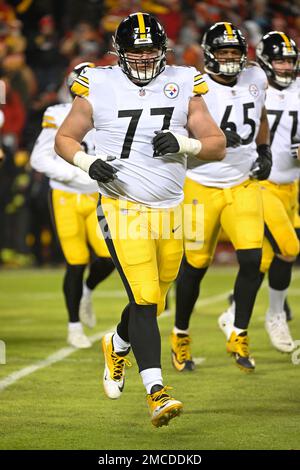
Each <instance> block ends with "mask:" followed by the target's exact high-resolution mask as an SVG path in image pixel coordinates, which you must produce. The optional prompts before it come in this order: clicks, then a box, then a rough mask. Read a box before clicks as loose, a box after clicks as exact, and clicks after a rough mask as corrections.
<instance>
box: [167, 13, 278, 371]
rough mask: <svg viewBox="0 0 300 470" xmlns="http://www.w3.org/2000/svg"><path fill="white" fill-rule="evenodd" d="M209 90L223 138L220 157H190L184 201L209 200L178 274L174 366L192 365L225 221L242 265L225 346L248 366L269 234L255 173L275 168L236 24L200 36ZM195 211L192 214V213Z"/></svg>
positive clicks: (261, 84)
mask: <svg viewBox="0 0 300 470" xmlns="http://www.w3.org/2000/svg"><path fill="white" fill-rule="evenodd" d="M202 48H203V50H204V63H205V71H206V73H207V74H206V75H204V79H205V81H206V82H207V84H208V87H209V92H208V93H207V94H206V95H205V96H204V100H205V102H206V104H207V106H208V108H209V109H210V111H211V114H212V116H213V117H214V119H215V121H216V122H217V124H219V126H220V127H221V129H223V131H224V133H225V136H226V147H227V148H226V157H225V158H224V160H223V161H221V162H203V163H201V164H200V165H199V163H198V162H195V165H194V166H193V165H192V164H191V163H192V162H191V160H190V164H189V170H188V172H187V178H186V182H185V188H184V194H185V198H184V201H185V203H186V204H193V206H194V208H195V210H196V208H197V206H198V205H201V204H203V205H204V227H203V237H197V236H196V237H195V236H192V237H190V238H186V239H185V258H184V260H183V264H182V268H181V270H180V274H179V277H178V280H177V289H176V318H175V327H174V329H173V332H172V335H171V342H172V362H173V365H174V367H175V368H176V370H178V371H183V370H193V369H194V362H193V360H192V356H191V350H190V342H191V337H190V335H189V330H188V328H189V321H190V317H191V314H192V311H193V308H194V305H195V303H196V300H197V298H198V296H199V288H200V283H201V281H202V279H203V278H204V276H205V273H206V271H207V269H208V267H209V265H210V264H211V262H212V260H213V256H214V251H215V247H216V243H217V240H218V236H219V233H220V229H221V227H223V229H224V230H225V232H226V233H227V235H228V237H229V238H230V240H231V242H232V243H233V246H234V248H235V250H236V255H237V260H238V263H239V271H238V274H237V278H236V281H235V286H234V297H235V304H236V315H235V322H234V325H231V326H232V328H231V329H230V331H229V333H228V338H227V340H228V341H227V345H226V347H227V351H228V352H229V353H232V355H233V356H234V358H235V361H236V364H237V365H238V366H239V367H240V368H241V369H242V370H244V371H246V372H248V371H249V372H250V371H253V370H254V368H255V364H254V360H253V358H252V357H251V356H250V353H249V346H248V334H247V328H248V324H249V321H250V317H251V313H252V309H253V305H254V301H255V296H256V292H257V289H258V286H259V283H260V277H261V276H260V271H259V267H260V263H261V253H262V244H263V235H264V224H263V209H262V196H261V191H260V187H259V184H258V182H257V179H266V178H267V177H268V175H269V173H270V170H271V165H272V156H271V151H270V147H269V127H268V121H267V115H266V110H265V107H264V101H265V90H266V87H267V80H266V76H265V74H264V72H263V71H262V70H261V69H260V68H259V67H257V66H247V65H246V63H247V44H246V41H245V38H244V37H243V35H242V33H241V32H240V31H239V29H237V28H236V27H235V26H234V25H233V24H231V23H227V22H218V23H216V24H214V25H212V26H211V27H210V28H209V29H208V30H207V31H206V32H205V34H204V36H203V40H202ZM192 217H193V215H192Z"/></svg>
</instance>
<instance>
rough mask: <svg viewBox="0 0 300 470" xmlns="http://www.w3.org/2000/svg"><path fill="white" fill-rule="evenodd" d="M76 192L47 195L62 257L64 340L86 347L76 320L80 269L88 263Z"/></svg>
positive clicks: (81, 330) (79, 290)
mask: <svg viewBox="0 0 300 470" xmlns="http://www.w3.org/2000/svg"><path fill="white" fill-rule="evenodd" d="M77 196H78V195H77V194H74V193H68V192H64V191H61V190H57V189H54V190H53V191H52V192H51V195H50V210H51V213H52V216H53V217H52V218H53V222H54V225H55V230H56V233H57V235H58V239H59V242H60V245H61V248H62V251H63V254H64V257H65V260H66V272H65V276H64V281H63V292H64V297H65V303H66V307H67V312H68V316H69V324H68V343H69V344H70V345H72V346H74V347H77V348H88V347H90V346H91V343H90V340H89V339H88V338H87V336H86V335H85V334H84V332H83V329H82V325H81V323H80V319H79V305H80V299H81V295H82V280H83V275H84V270H85V267H86V265H87V263H88V262H89V251H88V248H87V244H86V238H85V230H84V219H83V218H82V217H81V215H80V214H79V213H78V203H80V201H78V198H77Z"/></svg>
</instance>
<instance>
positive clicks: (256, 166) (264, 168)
mask: <svg viewBox="0 0 300 470" xmlns="http://www.w3.org/2000/svg"><path fill="white" fill-rule="evenodd" d="M257 152H258V155H259V156H258V158H257V159H256V160H255V162H254V163H253V165H252V168H251V170H250V176H251V177H252V178H256V179H258V180H266V179H268V177H269V175H270V173H271V169H272V152H271V149H270V146H269V145H266V144H262V145H259V146H258V147H257Z"/></svg>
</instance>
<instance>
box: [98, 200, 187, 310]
mask: <svg viewBox="0 0 300 470" xmlns="http://www.w3.org/2000/svg"><path fill="white" fill-rule="evenodd" d="M98 221H99V224H100V227H101V230H102V232H103V234H104V238H105V240H106V243H107V246H108V249H109V251H110V254H111V256H112V259H113V261H114V263H115V266H116V268H117V269H118V271H119V274H120V276H121V278H122V281H123V283H124V286H125V288H126V291H127V294H128V297H129V300H130V301H131V302H136V303H137V304H139V305H149V304H157V313H158V314H159V313H161V312H162V311H163V310H164V308H165V298H166V294H167V292H168V289H169V287H170V285H171V283H172V282H173V281H174V280H175V279H176V277H177V274H178V270H179V266H180V262H181V259H182V255H183V239H182V207H181V205H180V206H178V207H177V208H175V209H152V208H149V207H146V206H143V205H142V204H137V203H132V202H128V201H125V200H121V199H112V198H107V197H105V196H101V197H100V201H99V206H98Z"/></svg>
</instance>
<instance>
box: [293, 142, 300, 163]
mask: <svg viewBox="0 0 300 470" xmlns="http://www.w3.org/2000/svg"><path fill="white" fill-rule="evenodd" d="M299 147H300V142H295V143H294V144H292V145H291V156H292V157H293V158H295V159H297V158H298V148H299Z"/></svg>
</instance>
